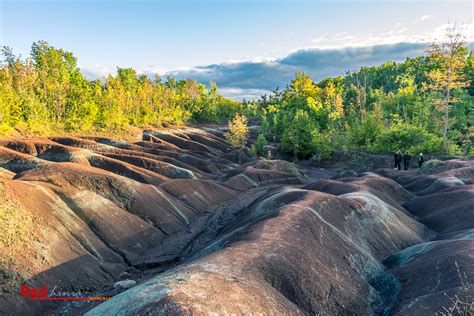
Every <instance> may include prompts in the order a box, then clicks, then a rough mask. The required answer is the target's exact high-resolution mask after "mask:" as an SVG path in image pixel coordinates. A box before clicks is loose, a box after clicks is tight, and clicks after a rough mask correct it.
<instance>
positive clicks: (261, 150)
mask: <svg viewBox="0 0 474 316" xmlns="http://www.w3.org/2000/svg"><path fill="white" fill-rule="evenodd" d="M266 144H267V140H266V139H265V136H264V135H263V134H258V137H257V141H256V142H255V144H253V145H252V147H251V148H250V150H251V152H252V154H253V155H254V156H257V157H262V156H263V155H265V154H266V152H265V145H266Z"/></svg>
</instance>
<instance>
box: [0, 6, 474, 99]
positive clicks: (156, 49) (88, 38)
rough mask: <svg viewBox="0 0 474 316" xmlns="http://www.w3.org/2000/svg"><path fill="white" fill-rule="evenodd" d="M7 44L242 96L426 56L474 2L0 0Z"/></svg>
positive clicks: (94, 68) (90, 70)
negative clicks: (429, 45) (54, 50)
mask: <svg viewBox="0 0 474 316" xmlns="http://www.w3.org/2000/svg"><path fill="white" fill-rule="evenodd" d="M0 2H1V4H0V45H8V46H10V47H12V48H13V50H14V51H15V52H17V53H21V54H22V55H23V56H28V55H29V50H30V47H31V44H32V42H33V41H37V40H46V41H48V42H49V43H50V44H52V45H53V46H55V47H58V48H64V49H66V50H69V51H71V52H73V53H74V54H75V56H76V57H77V58H78V63H79V65H80V67H81V69H82V70H83V71H84V73H86V75H87V76H89V77H91V78H95V77H98V78H101V77H104V76H106V75H107V74H108V73H113V72H114V71H115V69H116V67H117V66H120V67H133V68H135V69H137V70H138V71H139V72H141V73H146V74H150V75H152V74H154V73H159V74H161V75H162V76H166V75H168V74H173V75H175V76H177V77H178V78H186V77H193V78H196V79H199V80H203V81H209V80H214V81H216V82H217V83H218V85H219V86H220V88H221V91H222V92H223V93H224V94H226V95H229V96H232V97H235V98H242V97H251V96H253V95H258V94H260V93H263V92H265V91H266V90H269V89H272V88H274V87H275V86H277V85H279V86H280V87H282V86H284V85H285V84H286V83H287V82H288V81H289V80H291V77H292V76H293V75H294V72H295V71H297V70H306V71H307V72H309V73H310V74H311V75H313V77H314V78H315V79H316V80H317V79H321V78H322V77H324V76H328V75H339V74H343V73H344V72H345V71H347V70H351V69H355V68H357V67H360V66H361V65H364V64H369V65H373V64H379V63H381V62H383V61H385V60H396V61H400V60H403V59H405V58H406V57H410V56H415V55H418V54H421V53H422V52H423V50H424V47H425V44H420V43H426V42H429V41H430V40H432V39H434V38H436V37H439V36H440V35H441V34H442V30H443V25H445V24H446V23H448V21H450V22H462V23H466V31H467V35H468V37H469V40H472V39H471V37H472V33H473V28H472V17H473V6H472V2H471V1H436V0H434V1H408V0H405V1H367V0H366V1H348V0H346V1H342V0H341V1H303V0H293V1H291V0H287V1H283V0H276V1H269V0H260V1H259V0H253V1H250V0H241V1H238V0H230V1H223V0H221V1H217V0H213V1H211V0H207V1H192V0H175V1H131V0H129V1H117V0H116V1H112V0H109V1H103V0H102V1H101V0H96V1H90V0H82V1H81V0H69V1H39V0H36V1H34V0H30V1H22V0H17V1H11V0H0Z"/></svg>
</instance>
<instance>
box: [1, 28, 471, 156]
mask: <svg viewBox="0 0 474 316" xmlns="http://www.w3.org/2000/svg"><path fill="white" fill-rule="evenodd" d="M2 53H3V57H4V58H3V63H2V64H1V66H0V134H8V133H9V132H11V131H15V130H16V131H19V132H20V134H26V135H28V134H48V133H57V132H58V131H63V132H65V133H82V134H83V133H117V132H118V131H127V129H128V128H131V127H150V126H161V125H162V124H164V123H170V124H182V123H186V122H217V123H224V122H227V121H229V120H231V119H232V118H233V117H234V116H235V114H236V113H242V114H245V115H246V116H257V117H258V118H259V119H260V124H261V126H262V128H261V132H260V133H261V134H262V135H260V136H259V142H258V146H257V144H256V145H255V146H254V147H255V148H253V152H255V153H256V154H258V155H263V154H264V146H265V144H266V140H278V141H279V142H280V149H281V150H282V151H283V152H287V153H290V154H292V155H294V157H296V158H298V157H299V158H308V157H314V158H317V159H325V158H328V157H330V155H331V153H332V152H333V151H335V150H344V151H360V150H363V151H367V152H372V153H379V152H385V153H386V152H393V151H395V150H398V149H399V150H403V151H410V152H411V153H412V154H416V153H418V152H429V153H444V154H450V155H474V146H473V142H474V52H473V51H471V52H469V50H468V49H467V48H466V47H465V43H464V42H463V40H462V37H461V36H460V35H459V33H458V31H457V30H456V28H455V27H454V28H451V29H449V30H448V33H447V37H446V42H442V43H434V44H433V45H431V47H430V49H429V50H428V51H427V54H426V55H424V56H419V57H416V58H408V59H406V60H405V61H404V62H401V63H395V62H386V63H384V64H383V65H381V66H374V67H362V68H360V69H359V70H356V71H352V72H348V73H347V74H346V75H345V76H339V77H334V78H325V79H323V80H322V81H320V82H314V81H313V80H312V79H311V78H310V76H309V75H307V74H305V73H303V72H300V73H298V74H296V77H295V79H294V80H293V81H292V82H291V83H290V84H289V85H288V86H287V87H286V88H285V89H284V90H279V89H278V88H277V89H276V90H274V91H273V94H271V95H270V96H267V95H265V96H262V97H261V98H260V100H258V101H257V102H246V101H244V102H243V103H240V102H237V101H233V100H231V99H228V98H225V97H223V96H221V95H219V94H218V91H217V86H216V85H215V84H214V83H211V84H210V89H206V87H205V85H204V84H202V83H197V82H196V81H195V80H191V79H188V80H180V81H177V80H176V79H175V78H173V77H168V78H167V80H166V81H162V80H161V79H160V78H159V77H156V78H155V79H154V80H151V79H150V78H149V77H147V76H145V75H138V74H137V72H136V71H135V70H133V69H132V68H118V69H117V74H116V75H115V76H112V75H109V76H108V77H107V79H106V80H105V81H104V82H102V81H100V80H88V79H87V78H85V76H84V75H83V74H82V73H81V71H80V69H79V68H78V67H77V64H76V58H75V57H74V56H73V55H72V53H70V52H67V51H64V50H62V49H56V48H54V47H52V46H50V45H49V44H48V43H46V42H43V41H40V42H37V43H34V44H33V46H32V50H31V58H28V59H26V60H21V59H20V58H19V57H17V56H15V55H14V54H13V53H12V51H11V49H9V48H8V47H3V49H2ZM257 147H258V148H257Z"/></svg>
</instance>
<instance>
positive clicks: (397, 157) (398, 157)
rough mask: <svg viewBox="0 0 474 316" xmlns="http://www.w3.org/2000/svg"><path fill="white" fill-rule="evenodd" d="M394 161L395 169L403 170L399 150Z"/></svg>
mask: <svg viewBox="0 0 474 316" xmlns="http://www.w3.org/2000/svg"><path fill="white" fill-rule="evenodd" d="M394 160H395V166H394V168H395V169H398V170H401V169H402V166H401V165H400V164H401V162H402V154H401V153H400V150H397V152H396V153H395V156H394Z"/></svg>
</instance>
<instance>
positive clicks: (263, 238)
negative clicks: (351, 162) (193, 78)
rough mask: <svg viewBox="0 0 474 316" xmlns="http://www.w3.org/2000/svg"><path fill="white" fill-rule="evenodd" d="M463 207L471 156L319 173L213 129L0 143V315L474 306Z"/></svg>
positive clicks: (470, 187) (471, 212) (427, 310)
mask: <svg viewBox="0 0 474 316" xmlns="http://www.w3.org/2000/svg"><path fill="white" fill-rule="evenodd" d="M239 155H240V156H241V158H243V159H242V161H243V162H244V163H245V164H243V165H238V164H237V162H238V161H239ZM387 167H389V165H388V166H387ZM473 205H474V162H473V161H463V160H451V161H445V162H440V163H439V164H436V165H434V164H432V165H431V166H430V165H428V166H427V167H426V168H424V169H423V170H421V171H419V170H418V169H414V170H410V171H396V170H392V169H390V168H379V169H373V170H371V171H369V172H362V173H355V172H342V170H335V169H334V170H331V169H329V170H328V169H324V170H322V169H320V168H315V167H314V166H310V165H308V164H306V165H305V166H303V165H301V166H297V165H294V164H291V163H289V162H286V161H281V160H250V159H249V158H248V157H247V156H246V154H245V153H240V154H239V153H238V152H236V151H234V150H233V149H232V148H231V147H230V146H229V145H228V144H227V143H226V142H225V141H224V139H223V137H222V130H220V129H219V128H174V129H164V130H158V131H146V132H144V134H143V140H141V141H137V142H124V141H116V140H113V139H109V138H103V137H101V138H97V137H51V138H30V139H0V210H1V211H2V213H1V215H0V227H1V228H2V230H1V231H0V257H1V258H2V259H1V261H0V264H1V266H0V286H1V289H0V290H1V291H2V295H1V296H0V314H2V315H9V314H12V315H14V314H42V315H44V314H68V313H69V314H81V313H88V315H136V314H159V313H165V314H176V313H180V314H207V313H218V314H231V313H234V314H250V313H252V314H270V315H274V314H328V315H336V314H358V315H366V314H385V313H389V314H399V315H415V314H434V313H435V312H437V311H440V310H441V309H442V308H443V307H450V306H452V305H453V302H452V298H454V296H455V295H458V297H459V298H460V299H461V300H464V301H468V302H472V297H473V296H472V295H473V294H474V293H473V292H474V289H473V287H472V285H471V283H472V282H473V281H472V280H474V239H473V238H474V207H473ZM123 280H133V282H132V281H127V282H126V284H127V286H123V287H121V286H117V284H119V285H120V284H124V283H123V282H122V283H116V282H117V281H123ZM466 280H467V281H466ZM22 284H28V285H31V286H33V287H41V286H43V285H45V284H48V285H49V286H50V287H54V286H57V287H58V288H60V289H62V290H64V291H74V290H81V291H86V292H87V293H95V294H101V295H111V296H113V298H112V299H110V300H108V301H105V302H89V301H87V302H81V303H69V304H65V303H58V302H44V301H32V300H27V299H25V298H21V297H20V295H19V286H20V285H22ZM113 284H115V285H116V286H115V287H113ZM124 288H128V289H127V290H124Z"/></svg>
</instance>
